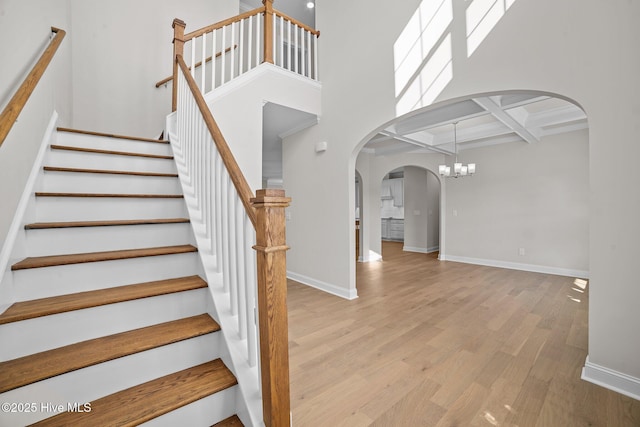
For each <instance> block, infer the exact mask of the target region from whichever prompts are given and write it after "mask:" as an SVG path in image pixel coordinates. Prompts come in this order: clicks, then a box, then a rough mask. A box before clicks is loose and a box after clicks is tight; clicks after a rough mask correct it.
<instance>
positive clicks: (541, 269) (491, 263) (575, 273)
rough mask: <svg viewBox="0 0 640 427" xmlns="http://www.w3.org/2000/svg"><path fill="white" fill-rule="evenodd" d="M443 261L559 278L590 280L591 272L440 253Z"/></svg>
mask: <svg viewBox="0 0 640 427" xmlns="http://www.w3.org/2000/svg"><path fill="white" fill-rule="evenodd" d="M440 260H441V261H454V262H463V263H465V264H475V265H486V266H487V267H498V268H508V269H510V270H522V271H531V272H534V273H546V274H555V275H557V276H567V277H579V278H581V279H588V278H589V271H587V270H574V269H570V268H561V267H551V266H547V265H536V264H523V263H518V262H508V261H499V260H492V259H481V258H470V257H463V256H456V255H446V254H442V253H440Z"/></svg>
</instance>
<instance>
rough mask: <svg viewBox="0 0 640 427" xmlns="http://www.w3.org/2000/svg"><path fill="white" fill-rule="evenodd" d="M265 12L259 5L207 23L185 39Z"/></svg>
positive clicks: (186, 35)
mask: <svg viewBox="0 0 640 427" xmlns="http://www.w3.org/2000/svg"><path fill="white" fill-rule="evenodd" d="M262 12H264V6H263V7H258V8H255V9H253V10H249V11H247V12H244V13H241V14H240V15H237V16H234V17H232V18H228V19H225V20H224V21H220V22H216V23H215V24H211V25H207V26H206V27H202V28H200V29H199V30H195V31H192V32H190V33H188V34H185V35H184V41H185V42H186V41H189V40H191V39H194V38H196V37H200V36H201V35H203V34H206V33H210V32H211V31H213V30H218V29H220V28H222V27H226V26H227V25H231V24H233V23H234V22H240V21H242V20H243V19H245V18H248V17H250V16H253V15H257V14H259V13H262Z"/></svg>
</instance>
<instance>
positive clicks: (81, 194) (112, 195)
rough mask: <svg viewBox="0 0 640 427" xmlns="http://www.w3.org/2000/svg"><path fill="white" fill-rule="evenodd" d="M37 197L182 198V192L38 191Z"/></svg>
mask: <svg viewBox="0 0 640 427" xmlns="http://www.w3.org/2000/svg"><path fill="white" fill-rule="evenodd" d="M36 197H117V198H130V199H182V198H184V196H183V195H182V194H122V193H51V192H42V191H37V192H36Z"/></svg>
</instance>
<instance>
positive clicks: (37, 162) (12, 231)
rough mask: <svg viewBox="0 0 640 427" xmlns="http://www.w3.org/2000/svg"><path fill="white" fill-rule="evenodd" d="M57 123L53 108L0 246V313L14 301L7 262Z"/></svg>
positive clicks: (22, 227)
mask: <svg viewBox="0 0 640 427" xmlns="http://www.w3.org/2000/svg"><path fill="white" fill-rule="evenodd" d="M57 123H58V112H57V111H55V110H54V111H53V112H52V113H51V118H50V119H49V123H48V125H47V128H46V129H45V131H44V134H43V136H42V141H41V142H40V148H39V150H38V153H37V154H36V157H35V159H34V162H33V165H32V167H31V172H30V174H29V177H28V178H27V182H26V183H25V186H24V190H23V192H22V196H21V197H20V201H19V202H18V206H17V207H16V211H15V214H14V216H13V220H12V222H11V225H10V227H9V231H8V233H7V237H6V239H5V241H4V244H3V245H2V248H0V313H2V312H4V311H5V310H6V309H7V308H8V307H9V306H10V305H11V304H12V303H13V301H14V300H13V285H12V277H10V275H11V270H10V268H9V263H10V262H11V257H12V256H15V254H14V249H15V248H16V244H18V245H20V242H18V240H19V239H20V237H21V236H20V231H21V230H24V224H23V222H24V216H25V213H26V211H27V207H28V206H29V202H30V201H31V199H32V197H33V193H34V188H35V186H36V182H37V181H38V177H40V176H41V174H42V163H43V161H44V157H45V154H46V152H47V148H48V147H49V143H52V141H53V140H54V138H55V133H56V125H57ZM22 240H24V236H22ZM18 247H19V246H18Z"/></svg>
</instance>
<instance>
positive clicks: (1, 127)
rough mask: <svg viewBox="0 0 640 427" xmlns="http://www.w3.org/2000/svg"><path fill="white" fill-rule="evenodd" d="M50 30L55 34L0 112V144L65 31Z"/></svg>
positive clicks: (51, 57)
mask: <svg viewBox="0 0 640 427" xmlns="http://www.w3.org/2000/svg"><path fill="white" fill-rule="evenodd" d="M51 32H52V33H54V34H55V36H54V37H53V39H52V40H51V42H50V43H49V46H47V48H46V49H45V50H44V52H43V53H42V55H41V56H40V59H38V62H37V63H36V65H34V66H33V68H32V69H31V71H30V72H29V74H28V75H27V77H26V78H25V79H24V81H23V82H22V84H21V85H20V87H19V88H18V90H17V91H16V93H15V94H14V95H13V98H11V100H10V101H9V103H8V104H7V106H6V107H5V109H4V110H3V111H2V113H0V145H2V143H3V142H4V140H5V139H6V137H7V135H8V134H9V131H11V128H12V127H13V124H14V123H15V121H16V120H17V118H18V116H19V115H20V112H21V111H22V109H23V108H24V106H25V104H26V103H27V101H28V100H29V97H30V96H31V94H32V93H33V91H34V89H35V88H36V85H37V84H38V82H39V81H40V78H41V77H42V75H43V74H44V72H45V71H46V69H47V67H48V66H49V63H50V62H51V59H53V56H54V55H55V53H56V51H57V50H58V47H59V46H60V43H62V39H64V36H65V34H66V32H65V31H64V30H61V29H59V28H54V27H51Z"/></svg>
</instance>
